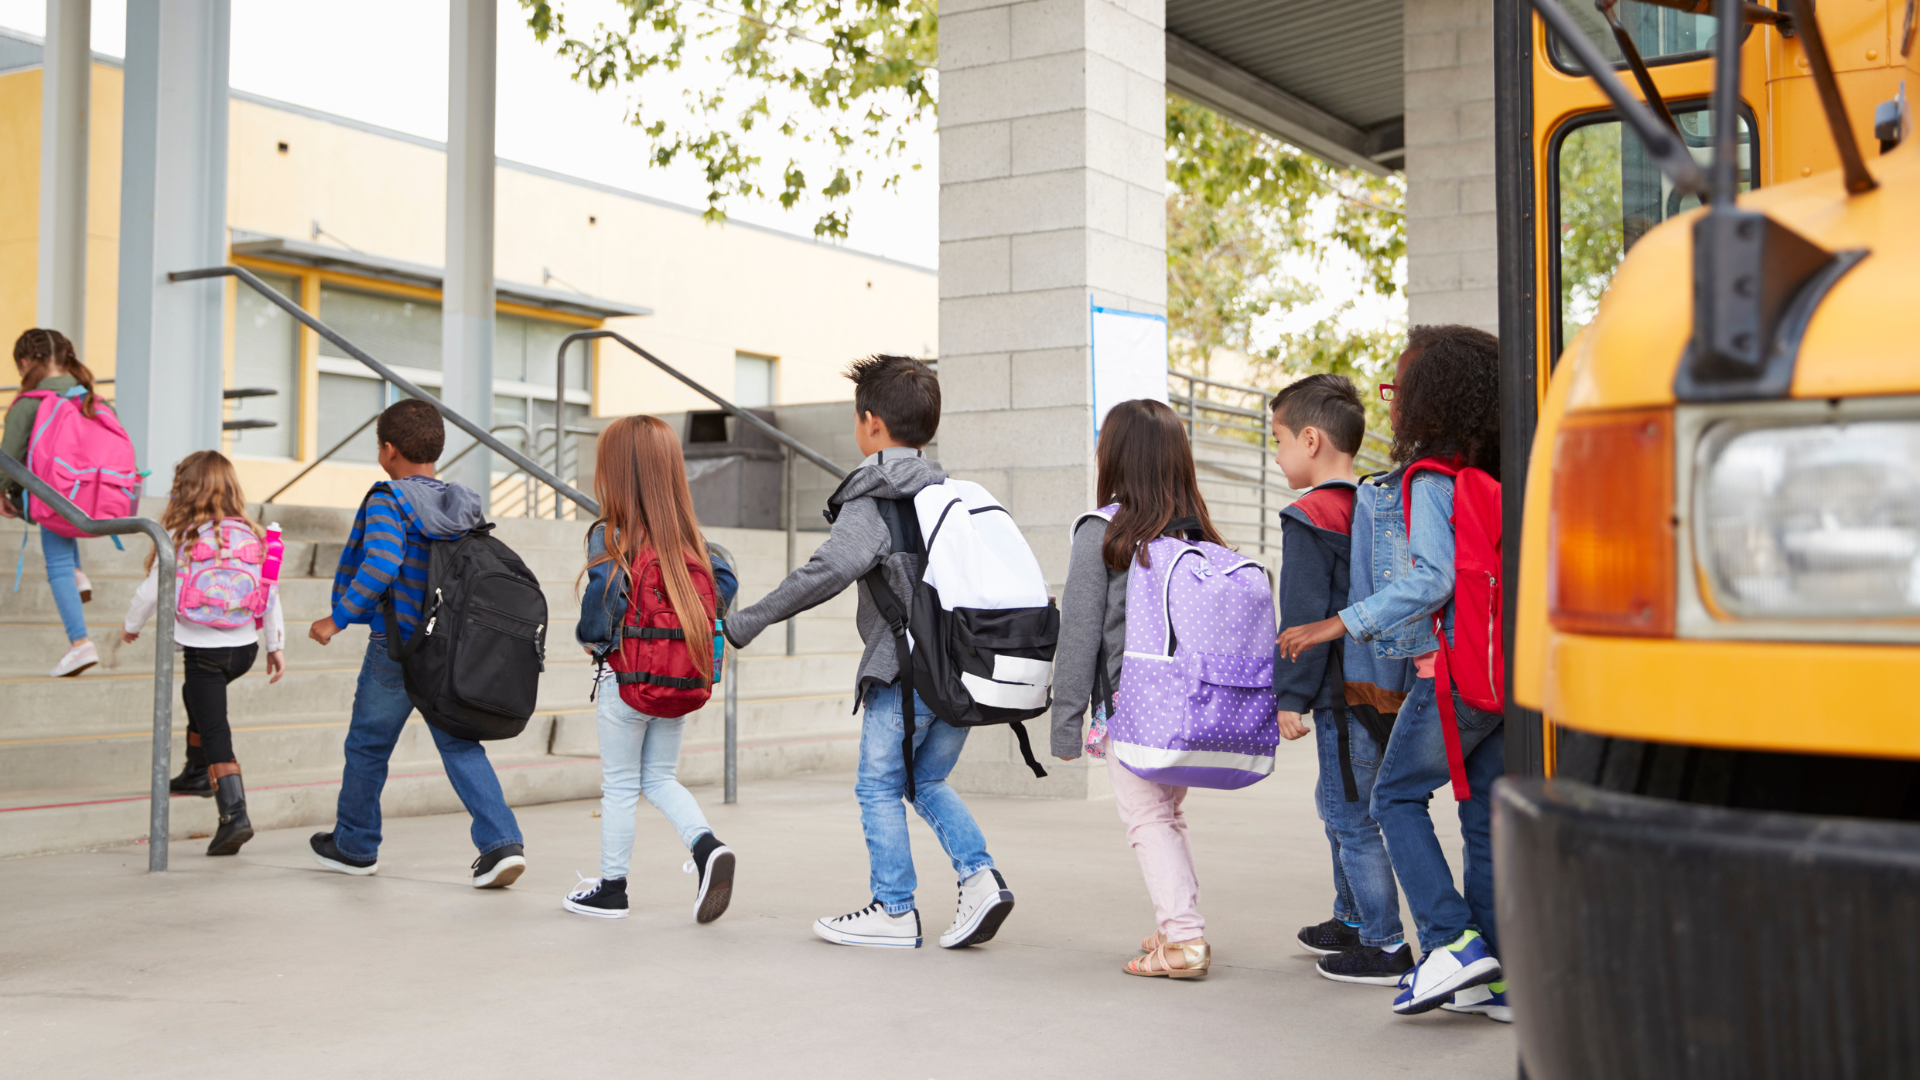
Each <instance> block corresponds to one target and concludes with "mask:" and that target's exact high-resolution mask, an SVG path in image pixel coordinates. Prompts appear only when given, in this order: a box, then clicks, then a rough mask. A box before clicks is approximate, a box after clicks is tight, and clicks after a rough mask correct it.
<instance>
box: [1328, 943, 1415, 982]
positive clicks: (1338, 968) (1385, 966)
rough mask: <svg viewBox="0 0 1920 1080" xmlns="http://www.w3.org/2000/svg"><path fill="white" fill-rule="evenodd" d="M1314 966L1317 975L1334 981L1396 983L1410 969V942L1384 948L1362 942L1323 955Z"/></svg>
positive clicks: (1411, 962)
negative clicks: (1397, 946)
mask: <svg viewBox="0 0 1920 1080" xmlns="http://www.w3.org/2000/svg"><path fill="white" fill-rule="evenodd" d="M1314 968H1315V970H1317V971H1319V972H1320V977H1321V978H1323V979H1332V980H1333V981H1334V982H1346V983H1367V984H1369V985H1371V986H1398V985H1400V977H1401V976H1402V975H1405V974H1406V973H1407V972H1409V971H1412V970H1413V946H1411V945H1405V944H1403V945H1401V946H1400V947H1399V948H1397V949H1395V950H1393V951H1392V952H1388V951H1386V950H1385V949H1382V948H1380V947H1379V946H1377V945H1362V946H1360V947H1359V948H1357V949H1347V950H1344V951H1342V952H1337V953H1334V954H1332V955H1330V956H1323V957H1321V958H1320V962H1319V963H1318V964H1315V965H1314Z"/></svg>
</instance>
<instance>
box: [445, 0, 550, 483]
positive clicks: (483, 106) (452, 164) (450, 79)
mask: <svg viewBox="0 0 1920 1080" xmlns="http://www.w3.org/2000/svg"><path fill="white" fill-rule="evenodd" d="M451 6H452V16H453V17H452V19H451V24H452V34H451V38H452V40H451V43H450V45H449V47H448V53H447V277H446V286H445V292H444V293H443V300H442V303H443V305H444V306H443V307H442V308H441V313H440V362H441V368H442V371H443V373H444V378H445V380H446V381H445V383H444V384H443V386H442V389H441V398H442V400H444V401H445V402H446V403H447V404H448V405H450V406H452V407H453V409H454V411H456V412H458V413H460V414H461V415H463V416H465V417H467V418H468V419H470V420H472V421H473V422H474V423H476V424H479V425H481V426H483V427H486V426H491V425H492V423H493V168H494V154H493V108H494V55H495V51H496V45H497V42H496V33H497V26H498V22H497V19H496V15H495V9H496V0H452V5H451ZM448 431H449V433H450V434H449V437H448V439H447V449H446V454H445V455H444V457H443V459H442V460H444V459H445V457H451V456H453V455H454V454H455V453H457V452H459V450H460V448H461V447H463V446H465V445H467V443H468V442H470V441H471V440H470V439H468V438H467V436H465V435H458V437H457V438H456V437H454V435H455V434H457V433H455V432H454V429H453V428H452V427H451V426H449V428H448ZM531 449H532V448H531V447H530V448H529V452H531ZM535 456H538V455H535ZM492 471H493V455H492V454H491V453H490V452H488V451H487V450H486V449H485V448H481V449H479V450H475V451H474V452H473V453H471V454H468V455H467V456H466V458H465V459H464V460H462V461H461V462H460V464H459V465H457V466H455V467H454V471H453V472H452V473H451V474H450V475H449V476H448V479H452V480H458V481H459V482H460V483H463V484H465V485H467V486H468V487H470V488H472V489H474V490H475V491H478V492H481V493H483V495H484V493H485V492H487V491H488V489H489V488H490V487H491V486H492V480H491V475H492Z"/></svg>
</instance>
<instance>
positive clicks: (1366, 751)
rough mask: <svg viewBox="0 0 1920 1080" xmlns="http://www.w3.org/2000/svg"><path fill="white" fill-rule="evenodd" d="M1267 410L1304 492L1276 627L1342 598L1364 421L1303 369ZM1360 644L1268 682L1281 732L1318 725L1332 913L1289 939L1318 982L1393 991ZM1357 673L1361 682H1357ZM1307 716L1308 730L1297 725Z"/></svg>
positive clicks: (1329, 647)
mask: <svg viewBox="0 0 1920 1080" xmlns="http://www.w3.org/2000/svg"><path fill="white" fill-rule="evenodd" d="M1272 408H1273V439H1274V463H1275V464H1277V465H1279V466H1280V471H1281V472H1282V473H1284V474H1285V475H1286V477H1287V483H1288V485H1289V486H1291V487H1294V488H1296V489H1301V490H1304V491H1306V494H1304V495H1302V496H1301V497H1300V498H1299V499H1296V500H1295V501H1294V502H1293V503H1292V504H1291V505H1289V506H1288V507H1287V508H1286V509H1285V510H1282V511H1281V512H1280V537H1281V541H1280V543H1281V562H1280V629H1281V631H1282V632H1285V631H1286V630H1287V629H1288V628H1289V627H1294V626H1300V625H1303V624H1305V623H1315V622H1320V621H1322V620H1323V619H1326V618H1328V617H1329V616H1332V615H1334V614H1335V613H1337V612H1338V611H1339V610H1340V609H1341V608H1344V607H1346V606H1347V605H1348V604H1349V603H1350V602H1351V600H1350V597H1351V595H1352V592H1353V588H1352V584H1351V569H1350V568H1351V567H1352V565H1353V556H1352V553H1351V549H1352V548H1353V547H1354V546H1356V545H1357V544H1358V543H1359V540H1358V539H1357V538H1358V537H1359V536H1361V535H1362V534H1363V533H1370V530H1366V529H1363V528H1362V527H1361V524H1360V523H1359V522H1358V521H1357V520H1356V517H1355V512H1356V510H1357V509H1358V508H1359V507H1358V506H1357V495H1358V481H1357V478H1356V477H1355V475H1354V470H1353V455H1354V454H1355V453H1356V452H1358V451H1359V449H1360V440H1361V439H1362V438H1363V437H1364V436H1365V434H1366V420H1367V418H1366V410H1365V408H1364V407H1362V406H1361V404H1360V394H1359V392H1358V391H1356V390H1355V389H1354V386H1353V382H1352V381H1351V380H1349V379H1348V378H1346V377H1345V376H1342V375H1309V376H1307V377H1306V378H1304V379H1301V380H1299V381H1298V382H1295V383H1293V384H1291V385H1289V386H1287V387H1286V388H1285V389H1283V390H1281V391H1280V392H1279V393H1278V394H1275V395H1274V398H1273V403H1272ZM1336 650H1338V651H1337V652H1336ZM1368 651H1369V650H1368V647H1367V646H1366V645H1362V644H1359V643H1358V642H1348V641H1335V642H1326V643H1323V644H1320V645H1315V646H1313V647H1312V648H1310V649H1308V650H1306V652H1304V653H1302V654H1301V656H1300V658H1299V659H1298V660H1288V659H1286V658H1284V657H1276V660H1275V663H1274V672H1273V683H1274V691H1275V694H1276V697H1277V699H1278V705H1279V709H1280V714H1279V722H1280V734H1281V736H1282V737H1283V738H1286V739H1298V738H1301V737H1303V736H1305V735H1308V734H1314V733H1316V732H1317V734H1316V736H1315V740H1314V742H1315V749H1316V751H1317V752H1318V756H1319V760H1320V780H1319V783H1318V785H1317V786H1316V788H1315V801H1316V803H1317V804H1318V807H1319V810H1320V820H1321V821H1322V822H1323V823H1324V824H1325V826H1326V831H1327V844H1328V845H1329V846H1330V847H1331V848H1332V852H1333V886H1334V889H1333V918H1331V919H1328V920H1327V921H1325V922H1323V923H1320V924H1318V925H1316V926H1308V927H1304V928H1302V929H1301V931H1300V934H1299V940H1300V944H1301V945H1303V946H1304V947H1305V948H1306V949H1307V950H1308V951H1310V952H1314V953H1318V954H1319V956H1320V960H1319V962H1318V964H1317V965H1316V970H1318V971H1319V973H1320V974H1321V975H1322V976H1323V977H1325V978H1328V979H1332V980H1334V981H1336V982H1356V983H1374V984H1378V985H1382V986H1392V985H1394V984H1395V983H1397V982H1399V980H1400V976H1402V975H1404V974H1405V973H1406V972H1407V970H1408V969H1409V968H1411V967H1413V958H1412V950H1410V949H1408V948H1406V946H1405V944H1404V942H1403V941H1402V939H1401V937H1402V936H1401V930H1400V894H1399V892H1398V890H1396V889H1395V888H1394V884H1393V864H1392V863H1391V862H1389V861H1388V859H1387V848H1386V844H1385V843H1384V842H1383V841H1382V840H1381V837H1380V826H1379V824H1378V823H1377V822H1375V821H1374V820H1373V815H1372V814H1371V813H1370V812H1369V803H1370V800H1371V799H1372V796H1373V785H1374V773H1375V771H1376V770H1377V769H1378V768H1379V763H1380V749H1381V746H1380V743H1379V742H1378V741H1376V738H1375V735H1374V734H1373V732H1377V731H1384V730H1385V728H1384V727H1381V726H1378V725H1377V724H1376V725H1374V726H1372V727H1371V728H1370V726H1369V724H1368V720H1369V719H1370V717H1369V710H1373V712H1374V714H1375V715H1377V713H1378V708H1377V706H1378V705H1379V704H1381V703H1382V702H1381V700H1380V698H1379V696H1378V695H1376V694H1372V693H1370V692H1368V689H1367V688H1368V687H1370V686H1371V683H1369V682H1366V681H1364V679H1365V676H1366V675H1367V674H1369V673H1368V672H1366V671H1365V668H1366V667H1367V665H1366V664H1365V663H1364V661H1366V660H1368V659H1370V657H1367V656H1363V655H1361V654H1362V653H1366V652H1368ZM1356 675H1359V676H1362V677H1363V681H1362V682H1360V683H1358V684H1356V683H1355V682H1354V681H1353V679H1354V676H1356ZM1336 706H1338V709H1336ZM1395 707H1397V703H1395ZM1309 711H1310V712H1312V714H1313V720H1314V725H1313V727H1312V728H1309V727H1308V726H1307V725H1306V724H1305V723H1303V722H1302V716H1301V714H1303V713H1306V712H1309ZM1387 711H1388V712H1389V713H1391V712H1392V711H1393V709H1392V708H1389V709H1388V710H1387ZM1343 724H1344V725H1345V727H1346V730H1345V731H1342V730H1341V725H1343Z"/></svg>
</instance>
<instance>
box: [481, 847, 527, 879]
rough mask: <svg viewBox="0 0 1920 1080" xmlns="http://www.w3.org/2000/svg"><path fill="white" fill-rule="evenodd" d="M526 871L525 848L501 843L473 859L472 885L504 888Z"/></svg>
mask: <svg viewBox="0 0 1920 1080" xmlns="http://www.w3.org/2000/svg"><path fill="white" fill-rule="evenodd" d="M526 872H527V856H526V853H525V849H524V848H522V847H521V846H520V845H519V844H502V845H501V846H499V847H497V848H494V849H493V850H492V851H489V852H487V853H486V854H485V855H482V856H480V857H479V858H477V859H475V860H473V887H474V888H476V889H504V888H506V887H507V886H509V885H511V884H513V883H514V882H516V881H518V880H520V875H521V874H524V873H526Z"/></svg>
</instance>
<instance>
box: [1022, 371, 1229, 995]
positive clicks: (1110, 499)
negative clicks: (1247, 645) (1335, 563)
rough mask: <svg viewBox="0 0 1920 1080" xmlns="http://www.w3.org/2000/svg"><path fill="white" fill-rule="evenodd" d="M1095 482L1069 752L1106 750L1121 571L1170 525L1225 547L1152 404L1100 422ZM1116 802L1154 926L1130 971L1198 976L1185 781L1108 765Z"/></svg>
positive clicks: (1122, 626) (1196, 904)
mask: <svg viewBox="0 0 1920 1080" xmlns="http://www.w3.org/2000/svg"><path fill="white" fill-rule="evenodd" d="M1094 455H1095V464H1096V467H1097V474H1096V477H1095V481H1094V483H1095V490H1096V491H1097V492H1098V493H1099V500H1098V501H1099V503H1100V504H1101V505H1102V506H1109V505H1112V506H1116V507H1117V508H1116V509H1115V510H1114V513H1113V518H1112V520H1111V521H1108V520H1107V519H1105V518H1102V517H1098V516H1094V515H1088V516H1085V517H1082V518H1081V519H1080V522H1079V524H1078V526H1077V528H1076V529H1075V530H1074V534H1073V539H1072V544H1073V546H1072V549H1071V554H1070V555H1069V556H1068V559H1067V584H1066V588H1065V590H1064V591H1063V592H1062V594H1061V598H1060V643H1059V646H1058V647H1057V649H1056V651H1055V653H1054V661H1053V688H1054V689H1053V693H1054V697H1053V731H1052V750H1053V754H1054V756H1055V757H1058V758H1060V759H1061V760H1063V761H1071V760H1073V759H1074V758H1077V757H1079V756H1080V754H1081V752H1082V750H1083V748H1084V750H1086V751H1088V752H1091V753H1092V754H1094V755H1095V756H1096V757H1106V756H1107V748H1108V740H1107V738H1106V722H1107V718H1108V717H1109V716H1111V715H1112V713H1113V695H1114V688H1115V687H1118V686H1119V685H1120V670H1121V666H1122V660H1123V655H1124V653H1125V652H1126V642H1127V577H1128V571H1129V569H1130V568H1131V567H1132V566H1133V563H1134V560H1135V558H1136V557H1144V547H1145V545H1146V544H1147V543H1148V542H1150V541H1152V540H1154V539H1156V538H1158V537H1160V536H1164V535H1168V534H1170V533H1173V532H1185V533H1187V534H1188V535H1189V536H1192V537H1194V538H1197V539H1200V540H1207V541H1211V542H1212V543H1215V544H1221V543H1222V541H1221V539H1220V534H1219V533H1218V532H1217V531H1215V529H1214V527H1213V520H1212V518H1211V517H1210V516H1209V515H1208V513H1207V503H1206V500H1205V499H1203V498H1201V496H1200V483H1199V480H1198V478H1197V477H1196V475H1195V473H1194V468H1193V452H1192V450H1191V449H1190V448H1189V447H1188V444H1187V436H1186V430H1185V428H1184V427H1182V425H1181V422H1180V418H1179V417H1178V416H1176V415H1175V414H1174V412H1173V410H1172V409H1170V408H1168V407H1167V406H1165V405H1163V404H1161V403H1160V402H1157V401H1148V400H1144V399H1142V400H1136V401H1123V402H1121V403H1119V404H1118V405H1115V406H1114V407H1113V409H1112V410H1111V411H1110V412H1108V413H1107V415H1106V418H1105V419H1104V420H1103V421H1102V422H1101V426H1100V441H1099V443H1098V445H1097V446H1096V448H1095V451H1094ZM1089 704H1091V705H1092V707H1093V733H1092V735H1091V736H1090V737H1088V738H1086V739H1085V741H1084V743H1083V741H1082V736H1081V717H1082V716H1084V715H1085V714H1086V711H1087V708H1088V705H1089ZM1107 775H1108V777H1109V779H1110V780H1111V781H1112V783H1113V798H1114V805H1115V807H1116V808H1117V809H1118V810H1119V811H1120V820H1121V822H1122V823H1124V824H1125V825H1126V827H1127V843H1128V844H1130V845H1131V846H1132V847H1133V852H1134V855H1135V857H1136V858H1138V859H1139V860H1140V872H1141V874H1142V875H1143V876H1144V877H1145V878H1146V883H1147V895H1148V897H1149V898H1150V899H1151V900H1152V901H1153V910H1154V917H1155V930H1154V932H1153V933H1152V934H1150V935H1148V936H1147V937H1146V939H1145V940H1143V941H1141V943H1140V951H1141V953H1142V955H1140V956H1137V957H1135V958H1134V959H1132V960H1129V961H1128V962H1127V963H1126V965H1125V966H1124V968H1123V969H1122V970H1124V971H1125V972H1126V973H1127V974H1129V975H1143V976H1149V977H1163V978H1176V979H1187V978H1198V977H1201V976H1204V975H1205V974H1206V973H1207V969H1208V967H1209V966H1210V965H1211V964H1212V962H1213V953H1212V950H1211V949H1210V948H1209V947H1208V945H1207V941H1206V937H1205V936H1204V932H1205V929H1206V920H1205V919H1203V918H1201V916H1200V879H1199V876H1198V875H1197V874H1196V873H1195V872H1194V866H1193V848H1192V846H1191V845H1190V844H1189V843H1188V840H1187V819H1186V816H1185V814H1184V813H1183V812H1182V810H1181V804H1182V803H1183V802H1184V801H1185V800H1186V797H1187V789H1186V788H1184V787H1174V786H1171V785H1168V784H1159V783H1155V782H1154V781H1151V780H1147V779H1144V778H1142V777H1140V776H1136V775H1135V774H1134V773H1132V772H1131V771H1129V770H1128V769H1127V768H1126V767H1125V766H1122V765H1117V764H1110V765H1109V766H1108V768H1107Z"/></svg>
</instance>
